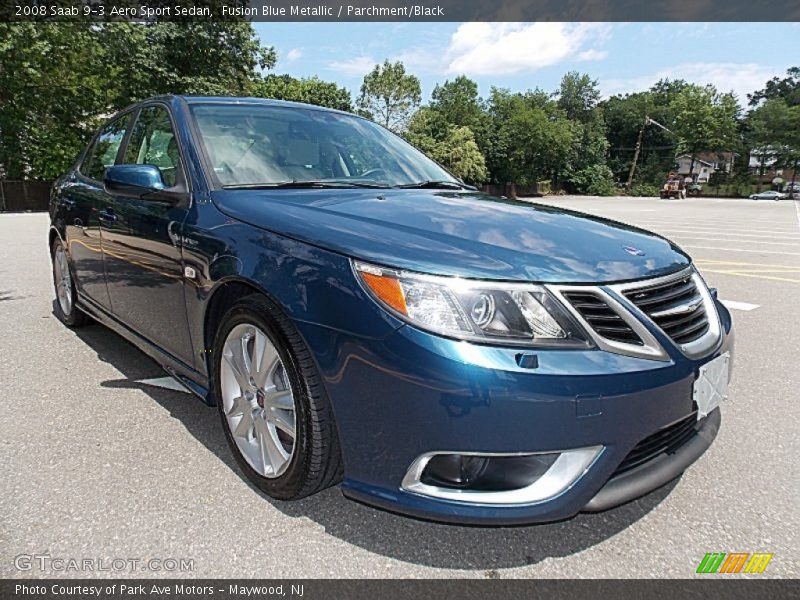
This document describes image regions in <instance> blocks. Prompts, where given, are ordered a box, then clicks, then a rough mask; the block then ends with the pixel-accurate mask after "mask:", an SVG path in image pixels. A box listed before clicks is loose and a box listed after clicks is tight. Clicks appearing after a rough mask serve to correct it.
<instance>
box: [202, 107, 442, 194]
mask: <svg viewBox="0 0 800 600" xmlns="http://www.w3.org/2000/svg"><path fill="white" fill-rule="evenodd" d="M191 111H192V114H193V115H194V118H195V121H196V122H197V127H198V129H199V131H200V137H201V138H202V143H203V145H204V147H205V151H206V155H207V156H208V158H209V160H210V161H211V166H212V168H213V169H214V173H215V174H216V176H217V179H218V180H219V182H220V183H221V184H222V185H223V187H238V186H242V187H245V186H248V185H252V186H257V185H265V186H268V185H280V184H284V185H286V184H297V183H302V182H307V183H308V182H319V183H321V184H325V183H326V182H329V183H330V184H331V185H333V184H336V185H353V186H359V185H376V186H381V187H383V186H385V187H389V186H403V185H406V186H409V185H413V184H419V183H423V182H452V183H456V180H455V179H453V177H452V176H451V175H450V174H448V173H447V172H446V171H445V170H444V169H442V168H441V167H440V166H439V165H437V164H436V163H435V162H433V161H432V160H430V159H429V158H427V157H426V156H425V155H424V154H422V153H421V152H420V151H419V150H417V149H416V148H414V147H413V146H411V145H410V144H408V143H406V142H405V141H403V140H402V139H401V138H400V137H398V136H396V135H394V134H393V133H390V132H389V131H387V130H386V129H384V128H383V127H380V126H379V125H376V124H375V123H372V122H371V121H368V120H366V119H362V118H359V117H354V116H350V115H344V114H339V113H335V112H329V111H324V110H314V109H307V108H294V107H283V106H269V105H258V104H239V105H235V104H197V105H194V106H192V107H191Z"/></svg>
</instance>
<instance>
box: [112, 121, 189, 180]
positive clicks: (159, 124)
mask: <svg viewBox="0 0 800 600" xmlns="http://www.w3.org/2000/svg"><path fill="white" fill-rule="evenodd" d="M123 162H125V163H127V164H136V165H155V166H156V167H158V168H159V170H160V171H161V178H162V179H163V180H164V184H165V185H167V186H168V187H172V186H174V185H175V184H176V182H177V174H178V171H179V170H180V168H181V166H180V164H181V159H180V153H179V151H178V141H177V139H175V132H174V131H173V129H172V123H171V122H170V119H169V113H168V112H167V111H166V109H164V108H162V107H160V106H148V107H145V108H143V109H142V110H141V111H140V112H139V117H138V118H137V119H136V124H135V125H134V126H133V131H132V133H131V138H130V141H129V142H128V147H127V148H126V150H125V157H124V159H123Z"/></svg>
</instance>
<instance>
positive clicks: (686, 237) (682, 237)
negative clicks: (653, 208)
mask: <svg viewBox="0 0 800 600" xmlns="http://www.w3.org/2000/svg"><path fill="white" fill-rule="evenodd" d="M668 237H671V238H672V239H675V240H707V241H711V242H738V241H739V240H737V239H732V240H728V239H720V238H718V237H701V236H699V235H690V234H686V235H682V234H680V233H677V234H675V233H673V234H670V235H669V236H668ZM742 241H746V242H748V243H752V244H766V245H768V246H800V240H798V241H796V242H765V241H764V240H742Z"/></svg>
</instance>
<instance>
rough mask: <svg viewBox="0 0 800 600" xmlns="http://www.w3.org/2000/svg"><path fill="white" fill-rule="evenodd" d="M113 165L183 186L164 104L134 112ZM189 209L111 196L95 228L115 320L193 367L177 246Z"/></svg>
mask: <svg viewBox="0 0 800 600" xmlns="http://www.w3.org/2000/svg"><path fill="white" fill-rule="evenodd" d="M120 162H121V163H123V164H151V165H155V166H157V167H158V168H159V170H160V171H161V177H162V179H163V181H164V183H165V184H166V185H167V187H169V188H174V189H184V190H186V189H187V185H188V184H187V181H186V176H185V172H184V167H183V164H184V163H183V160H182V158H181V151H180V148H179V144H178V139H177V137H176V136H175V129H174V126H173V123H172V120H171V117H170V114H169V111H168V109H167V107H166V106H165V105H162V104H150V105H145V106H144V107H142V108H141V109H140V110H139V113H138V115H137V116H136V120H135V123H134V124H133V126H132V129H131V133H130V136H129V138H128V140H127V142H126V146H125V148H123V152H122V156H121V158H120ZM188 208H189V206H188V203H186V204H185V205H184V204H181V203H174V202H166V201H163V200H162V201H159V200H154V199H148V197H147V196H145V197H143V198H129V197H124V196H112V197H110V198H109V205H108V206H107V208H106V212H105V218H104V219H103V220H102V221H101V228H102V235H103V257H104V260H105V271H106V281H107V282H108V291H109V295H110V297H111V305H112V307H113V311H114V314H115V316H116V317H117V318H118V319H119V320H121V321H122V322H123V323H125V324H126V325H128V326H129V327H131V328H132V329H133V330H134V331H136V332H137V333H139V334H140V335H143V336H144V337H146V338H147V339H148V340H150V341H151V342H153V343H155V344H156V345H158V346H159V347H160V348H162V349H164V350H166V351H167V352H169V353H170V354H172V355H173V356H175V357H176V358H179V359H181V360H182V361H184V362H185V363H187V364H189V365H192V364H193V351H192V345H191V340H190V337H189V329H188V323H187V319H186V303H185V301H184V295H183V285H184V278H183V261H182V257H181V248H180V239H181V230H182V226H183V221H184V219H185V218H186V213H187V210H188Z"/></svg>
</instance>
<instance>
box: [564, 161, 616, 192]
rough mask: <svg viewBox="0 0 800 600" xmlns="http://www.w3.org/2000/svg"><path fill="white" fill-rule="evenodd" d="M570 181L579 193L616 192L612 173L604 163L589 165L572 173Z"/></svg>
mask: <svg viewBox="0 0 800 600" xmlns="http://www.w3.org/2000/svg"><path fill="white" fill-rule="evenodd" d="M570 181H571V183H572V185H574V186H575V189H577V190H578V192H580V193H581V194H588V195H590V196H613V195H615V194H616V193H617V188H616V187H615V186H614V174H613V173H612V172H611V169H609V168H608V167H607V166H606V165H590V166H588V167H586V168H584V169H581V170H580V171H577V172H576V173H574V174H573V175H572V177H571V178H570Z"/></svg>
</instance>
